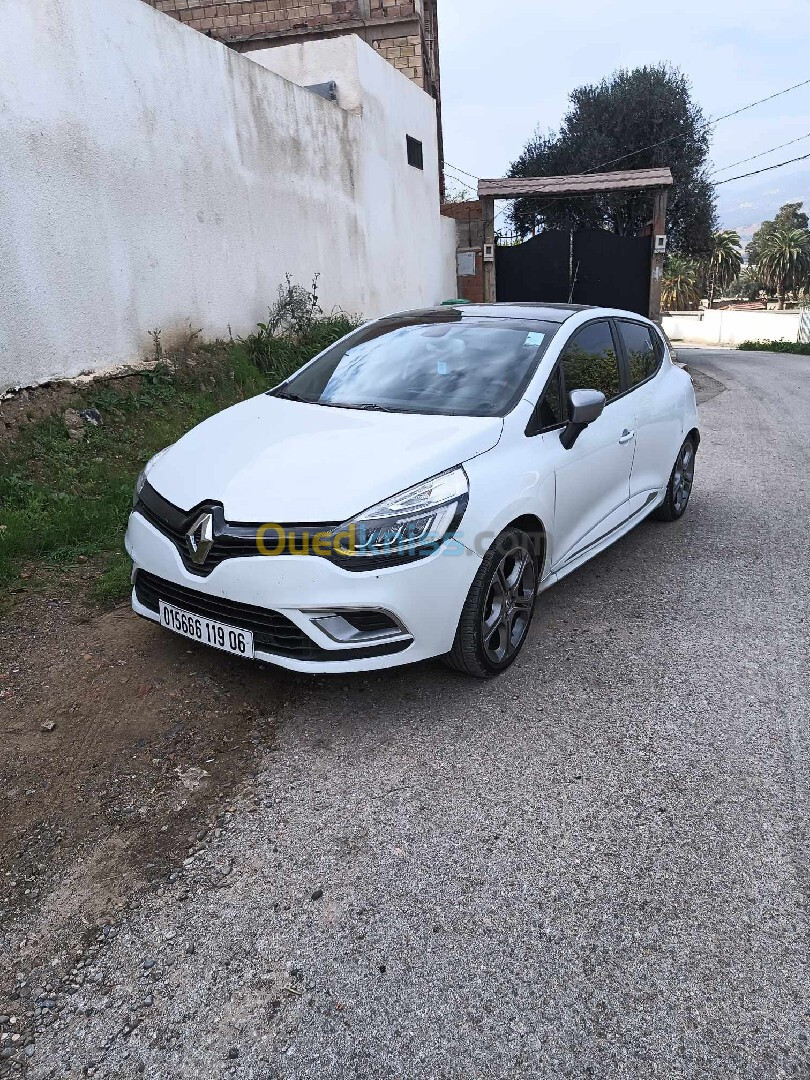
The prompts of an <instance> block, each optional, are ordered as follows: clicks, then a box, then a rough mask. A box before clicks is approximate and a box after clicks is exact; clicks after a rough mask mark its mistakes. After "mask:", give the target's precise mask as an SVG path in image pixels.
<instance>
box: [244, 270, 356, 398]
mask: <svg viewBox="0 0 810 1080" xmlns="http://www.w3.org/2000/svg"><path fill="white" fill-rule="evenodd" d="M358 325H359V320H358V319H354V318H352V317H350V316H349V315H347V314H346V313H345V312H343V311H337V310H336V311H333V312H332V314H331V315H327V316H324V313H323V310H322V308H321V305H320V301H319V299H318V276H317V275H316V276H315V278H314V280H313V282H312V286H311V288H310V289H309V290H307V289H305V288H304V287H303V286H301V285H294V284H293V283H292V280H291V279H290V275H289V274H288V275H287V278H286V284H284V285H280V286H279V290H278V297H277V299H276V301H275V303H274V304H273V305H272V307H270V309H269V310H268V313H267V322H263V323H258V324H257V327H256V332H255V333H253V334H250V335H248V337H246V338H241V339H240V344H241V345H242V347H243V348H244V349H245V351H246V353H247V355H248V358H249V359H250V361H251V363H253V364H255V366H256V367H257V368H258V369H259V370H260V371H261V372H263V373H264V374H265V375H267V376H268V378H269V379H270V380H271V382H272V383H280V382H283V381H284V379H287V378H289V376H290V375H292V374H293V373H294V372H295V371H297V370H298V368H300V367H301V366H302V365H303V364H305V363H306V362H307V361H308V360H311V359H312V357H313V356H316V355H317V354H318V353H319V352H322V351H323V349H326V348H328V346H329V345H332V344H333V343H334V342H335V341H338V340H339V339H340V338H342V337H344V336H345V335H346V334H348V333H350V331H352V330H354V329H355V327H357V326H358Z"/></svg>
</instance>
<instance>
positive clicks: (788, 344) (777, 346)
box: [737, 341, 810, 356]
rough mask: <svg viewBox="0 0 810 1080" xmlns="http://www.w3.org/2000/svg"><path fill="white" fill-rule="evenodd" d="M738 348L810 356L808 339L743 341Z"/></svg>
mask: <svg viewBox="0 0 810 1080" xmlns="http://www.w3.org/2000/svg"><path fill="white" fill-rule="evenodd" d="M737 348H738V349H744V350H746V351H752V352H783V353H798V354H799V355H801V356H810V341H744V342H743V343H742V345H738V346H737Z"/></svg>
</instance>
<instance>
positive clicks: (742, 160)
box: [712, 131, 810, 176]
mask: <svg viewBox="0 0 810 1080" xmlns="http://www.w3.org/2000/svg"><path fill="white" fill-rule="evenodd" d="M803 139H810V131H809V132H808V133H807V134H806V135H800V136H799V137H798V139H791V140H790V141H789V142H783V143H780V144H779V145H778V146H772V147H771V148H770V150H763V151H762V152H761V153H759V154H752V155H751V157H744V158H740V160H739V161H732V163H731V164H730V165H723V166H722V167H721V168H719V169H715V170H714V172H713V173H712V176H717V174H718V173H721V172H726V170H728V169H733V168H735V167H736V166H737V165H744V164H745V163H746V161H756V159H757V158H761V157H765V156H766V155H767V154H772V153H774V151H775V150H784V148H785V147H786V146H793V144H794V143H797V142H802V140H803Z"/></svg>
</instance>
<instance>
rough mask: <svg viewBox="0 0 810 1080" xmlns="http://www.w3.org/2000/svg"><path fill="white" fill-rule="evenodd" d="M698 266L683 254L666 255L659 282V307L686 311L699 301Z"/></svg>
mask: <svg viewBox="0 0 810 1080" xmlns="http://www.w3.org/2000/svg"><path fill="white" fill-rule="evenodd" d="M699 276H700V266H699V264H698V262H697V261H696V260H695V259H687V258H685V257H684V256H683V255H667V258H666V261H665V263H664V278H663V281H662V282H661V307H662V308H663V309H664V310H665V311H688V310H689V309H690V308H696V307H697V306H698V304H699V303H700V290H699V289H698V279H699Z"/></svg>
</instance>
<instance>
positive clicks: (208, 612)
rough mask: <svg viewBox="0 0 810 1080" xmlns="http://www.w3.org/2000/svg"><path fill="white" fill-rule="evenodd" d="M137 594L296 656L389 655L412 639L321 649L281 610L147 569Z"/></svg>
mask: <svg viewBox="0 0 810 1080" xmlns="http://www.w3.org/2000/svg"><path fill="white" fill-rule="evenodd" d="M135 596H136V597H137V599H138V602H139V603H140V604H143V606H144V607H145V608H148V609H149V610H150V611H153V612H154V613H155V614H158V613H159V612H160V601H161V600H163V601H164V602H165V603H167V604H173V605H174V606H175V607H178V608H181V609H182V610H183V611H190V612H191V613H192V614H194V615H201V616H202V617H203V618H204V619H214V620H215V621H217V622H222V623H226V624H227V625H228V626H235V627H238V628H239V629H240V630H249V631H250V632H251V633H252V634H253V644H254V646H255V648H256V649H258V650H259V651H260V652H267V653H273V654H275V655H276V656H289V657H293V658H295V659H296V660H312V661H323V660H327V661H328V660H332V661H336V660H337V661H340V660H362V659H365V658H367V657H373V656H389V655H391V654H392V653H397V652H401V651H402V650H403V649H406V648H407V647H408V646H409V645H410V644H411V642H410V641H397V642H393V643H389V644H383V645H370V646H368V647H366V648H362V649H342V650H340V651H339V652H334V651H332V650H331V649H322V648H321V647H320V646H319V645H316V644H315V642H314V641H312V639H311V638H309V637H307V635H306V634H305V633H304V631H303V630H301V629H300V628H299V627H298V626H296V625H295V623H294V622H292V621H291V620H290V619H288V618H287V617H286V615H282V614H281V613H280V612H278V611H270V610H267V609H266V608H259V607H253V606H252V605H250V604H239V603H237V602H236V601H234V600H225V599H223V598H222V597H218V596H207V595H206V594H205V593H199V592H196V591H195V590H194V589H188V588H186V587H185V585H177V584H176V583H175V582H173V581H165V580H164V579H163V578H159V577H156V576H155V575H154V574H150V573H148V572H147V571H146V570H139V571H138V573H137V574H136V576H135Z"/></svg>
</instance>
